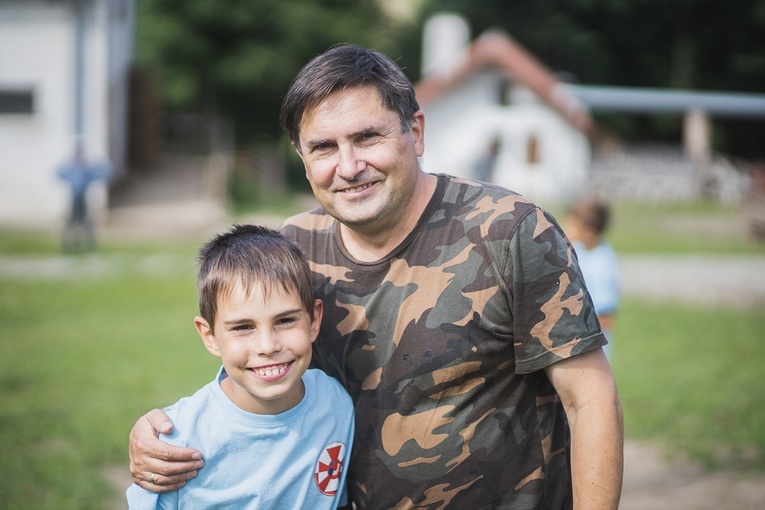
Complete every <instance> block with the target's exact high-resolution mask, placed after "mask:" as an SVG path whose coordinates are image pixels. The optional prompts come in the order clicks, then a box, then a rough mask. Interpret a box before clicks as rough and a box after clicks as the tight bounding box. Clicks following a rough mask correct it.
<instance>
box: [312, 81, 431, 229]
mask: <svg viewBox="0 0 765 510" xmlns="http://www.w3.org/2000/svg"><path fill="white" fill-rule="evenodd" d="M423 129H424V117H423V114H422V112H417V113H416V114H415V116H414V118H413V119H412V121H411V128H410V129H409V131H407V132H406V133H404V132H403V131H402V129H401V122H400V120H399V117H398V114H397V113H396V112H394V111H391V110H389V109H387V108H385V107H384V106H383V103H382V100H381V99H380V94H379V93H378V92H377V89H375V88H374V87H371V86H368V87H356V88H351V89H346V90H342V91H339V92H336V93H334V94H332V95H331V96H329V97H328V98H327V99H325V100H324V101H322V102H321V103H319V104H318V105H317V106H315V107H314V108H312V109H310V110H307V111H306V112H305V114H304V115H303V118H302V121H301V123H300V147H299V150H298V154H299V155H300V157H301V159H302V160H303V164H304V165H305V169H306V176H307V177H308V181H309V182H310V183H311V188H312V189H313V192H314V195H316V199H317V200H318V201H319V203H320V204H321V205H322V207H324V209H325V210H326V211H327V212H328V213H329V214H331V215H332V216H334V217H335V218H337V219H338V220H340V221H341V222H342V223H344V224H345V225H346V226H348V227H350V228H353V229H356V230H360V231H365V232H368V233H379V232H381V231H383V230H384V229H386V228H391V226H393V225H396V223H398V222H400V221H401V219H402V218H403V217H404V216H405V215H406V213H407V207H408V206H409V205H410V201H411V198H412V196H413V194H414V191H415V188H416V185H417V179H418V174H419V172H420V169H419V163H418V161H417V158H418V157H419V156H421V155H422V152H423V147H424V144H423Z"/></svg>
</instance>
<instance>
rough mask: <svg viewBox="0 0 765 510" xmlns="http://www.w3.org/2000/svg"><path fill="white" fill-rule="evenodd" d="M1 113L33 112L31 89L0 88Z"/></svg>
mask: <svg viewBox="0 0 765 510" xmlns="http://www.w3.org/2000/svg"><path fill="white" fill-rule="evenodd" d="M3 113H27V114H29V113H34V95H33V94H32V91H31V90H7V89H6V90H2V89H0V114H3Z"/></svg>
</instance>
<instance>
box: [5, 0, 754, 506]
mask: <svg viewBox="0 0 765 510" xmlns="http://www.w3.org/2000/svg"><path fill="white" fill-rule="evenodd" d="M341 42H353V43H357V44H361V45H364V46H367V47H371V48H374V49H377V50H379V51H382V52H383V53H386V54H387V55H389V56H391V57H393V58H394V59H395V60H396V61H397V62H398V63H399V64H400V65H401V67H402V68H403V69H404V71H405V73H406V74H407V75H408V76H409V78H410V79H411V81H412V83H413V84H414V85H415V90H416V92H417V98H418V101H419V102H420V105H421V107H422V108H423V110H424V111H425V115H426V121H427V122H426V128H427V129H426V150H425V155H424V156H423V158H422V161H421V163H422V166H423V168H424V169H425V170H426V171H428V172H443V173H449V174H453V175H458V176H463V177H469V178H477V179H480V180H486V181H490V182H493V183H496V184H499V185H501V186H504V187H507V188H510V189H513V190H515V191H518V192H520V193H522V194H524V195H527V196H529V197H530V198H532V199H534V200H536V201H537V202H539V203H540V204H541V205H543V206H544V207H545V208H547V209H549V210H550V211H552V212H553V213H554V214H555V215H556V217H558V218H559V219H560V220H561V221H562V222H563V220H564V218H566V216H567V211H568V208H569V206H570V205H571V204H572V203H573V202H574V201H575V200H576V199H577V198H578V197H580V196H583V195H594V196H597V197H599V198H600V199H602V200H603V201H605V202H607V204H608V206H609V207H610V213H611V221H610V222H609V226H608V229H607V231H606V232H605V234H604V235H605V237H606V238H607V239H608V241H609V242H610V244H611V245H612V246H613V248H614V249H615V251H616V253H617V255H618V259H619V266H620V270H621V275H620V276H621V286H620V297H621V301H620V304H619V309H618V313H617V315H616V321H615V324H614V326H613V330H612V340H613V341H612V344H613V346H612V350H611V361H612V365H613V367H614V372H615V374H616V377H617V382H618V384H619V388H620V392H621V395H622V399H623V404H624V408H625V419H626V430H627V438H628V458H627V465H626V468H625V472H626V476H627V480H626V481H625V498H624V501H623V505H622V508H625V509H629V508H636V509H637V508H641V509H642V508H656V509H661V508H673V509H674V508H696V509H698V508H723V507H724V508H755V507H757V502H760V503H761V501H763V500H765V489H763V486H764V485H765V484H764V483H763V481H765V472H764V471H763V469H765V427H763V426H762V425H761V424H762V423H765V397H763V395H762V392H761V391H760V387H762V385H763V383H765V375H763V371H762V370H761V365H762V363H763V361H765V0H729V1H726V2H719V1H715V0H694V1H691V0H663V1H660V0H641V1H636V2H624V1H620V0H570V1H565V2H564V1H560V0H557V1H556V0H544V1H540V0H537V1H531V0H518V1H514V2H506V1H503V0H469V1H468V0H453V1H448V0H441V1H435V0H387V1H386V0H238V1H236V2H232V1H220V0H218V1H212V0H184V1H179V0H23V1H22V0H0V508H9V509H10V508H121V507H123V506H124V505H122V501H124V499H123V496H122V491H124V488H125V486H126V484H129V477H128V475H127V451H126V450H127V434H128V431H129V430H130V427H131V426H132V424H133V423H134V421H135V419H137V418H138V416H140V415H141V414H143V413H144V412H145V411H147V410H148V409H150V408H152V407H157V406H162V405H167V404H169V403H172V402H174V401H175V400H177V399H178V398H179V397H180V396H183V395H186V394H189V393H191V392H192V391H194V390H195V389H196V388H198V387H199V386H201V385H202V384H204V383H206V382H207V381H208V380H209V379H210V378H211V377H212V376H213V375H214V371H215V369H216V366H217V363H216V360H215V359H214V358H212V357H211V356H209V354H207V352H206V351H205V350H204V348H203V347H202V345H201V342H200V341H199V339H198V338H197V336H196V332H195V331H194V329H193V325H192V318H193V316H194V315H195V314H196V293H195V281H194V279H195V256H196V250H197V248H198V245H199V244H200V243H201V242H203V241H204V240H206V239H207V237H208V236H209V235H210V234H211V233H213V232H216V231H220V230H222V229H224V228H226V227H227V226H228V225H230V224H231V223H233V222H250V221H251V222H257V223H262V224H267V225H271V226H276V225H278V224H279V223H280V222H281V220H282V219H283V218H285V217H286V216H287V215H290V214H293V213H296V212H299V211H301V210H305V209H307V208H310V207H312V206H313V205H315V203H314V200H313V197H312V195H311V193H310V188H309V187H308V184H307V182H306V180H305V177H304V173H303V169H302V166H301V164H300V161H299V159H298V158H297V157H296V156H295V155H294V154H293V151H292V149H291V147H290V145H289V141H288V140H287V138H286V136H285V135H284V134H283V133H281V131H280V130H279V127H278V111H279V107H280V104H281V99H282V97H283V95H284V94H285V92H286V90H287V88H288V86H289V83H290V81H291V79H292V78H293V76H294V75H295V74H296V73H297V71H298V70H299V69H300V68H301V67H302V66H303V65H304V64H305V63H306V62H307V61H308V60H309V59H310V58H311V57H313V56H315V55H317V54H318V53H321V52H323V51H324V50H326V49H327V48H329V47H330V46H332V45H334V44H337V43H341ZM702 475H703V476H704V477H705V478H703V479H701V478H699V477H700V476H702ZM699 480H703V482H702V481H699ZM732 484H736V485H732ZM694 498H695V499H694ZM737 498H738V499H737Z"/></svg>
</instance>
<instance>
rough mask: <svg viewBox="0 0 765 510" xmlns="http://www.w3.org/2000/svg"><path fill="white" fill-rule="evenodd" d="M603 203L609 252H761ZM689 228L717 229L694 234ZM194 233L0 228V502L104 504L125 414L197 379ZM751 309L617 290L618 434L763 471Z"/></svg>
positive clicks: (757, 334) (698, 213) (693, 212)
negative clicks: (114, 236)
mask: <svg viewBox="0 0 765 510" xmlns="http://www.w3.org/2000/svg"><path fill="white" fill-rule="evenodd" d="M616 213H617V214H616V217H615V222H614V230H613V236H614V245H615V246H617V248H618V249H619V250H621V251H623V252H633V253H639V252H646V251H649V252H671V253H678V252H687V251H690V250H691V248H692V247H693V246H696V247H697V248H696V251H704V252H713V253H746V254H752V253H764V252H765V250H763V248H762V247H761V246H757V245H753V244H751V243H749V242H748V241H746V240H745V239H743V238H742V237H741V236H740V235H738V234H735V233H731V232H728V231H727V230H726V229H724V228H721V227H719V225H722V224H724V223H725V222H726V221H728V222H729V221H731V219H732V218H733V215H734V214H735V211H732V210H731V209H730V208H716V209H713V210H711V211H710V210H707V209H705V208H703V207H702V208H697V207H694V206H690V207H689V206H678V207H668V206H661V207H656V206H651V207H638V206H635V205H626V206H620V207H619V208H617V210H616ZM635 216H638V217H637V218H636V217H635ZM678 221H679V222H680V223H681V224H682V225H684V228H678V227H677V222H678ZM704 225H706V226H707V227H709V226H710V225H715V227H714V228H721V231H723V232H724V233H725V235H724V236H722V237H725V236H729V237H730V238H729V239H728V240H727V242H723V243H720V242H718V241H719V240H718V239H707V238H708V237H710V236H709V235H708V233H706V234H705V228H707V227H704ZM689 226H691V227H692V228H691V227H689ZM709 228H711V227H709ZM675 229H676V230H675ZM630 232H631V234H630ZM651 232H653V234H652V235H651ZM720 236H721V234H718V237H720ZM197 242H198V240H194V241H189V242H187V243H180V244H176V245H173V246H161V245H154V246H151V245H145V246H135V245H130V246H127V245H117V244H111V245H105V246H103V247H102V251H101V252H100V253H99V255H98V256H94V257H91V256H78V257H66V258H64V259H61V258H59V257H58V256H57V254H56V242H55V239H51V238H50V237H46V236H40V235H38V234H30V233H24V232H9V231H0V264H2V263H4V262H3V261H6V262H7V261H8V260H11V259H13V260H19V259H20V260H22V261H28V262H29V265H27V266H24V265H23V264H22V265H21V266H20V267H22V268H24V267H26V269H23V270H18V271H16V274H15V275H8V274H7V273H5V272H3V271H0V325H2V329H1V330H0V331H1V332H0V452H1V453H2V458H3V460H2V462H0V508H3V509H6V508H7V509H44V508H51V509H54V508H55V509H68V508H72V509H89V508H93V509H102V508H105V507H107V505H108V502H109V501H112V500H114V498H115V493H114V489H113V488H112V487H111V486H110V484H109V482H108V481H107V479H106V476H105V473H106V472H107V470H108V469H109V468H113V467H114V466H120V467H123V468H124V469H126V467H127V451H126V450H127V435H128V432H129V430H130V427H131V426H132V424H133V423H134V422H135V420H136V418H137V417H138V416H139V415H141V414H142V413H143V412H145V411H146V410H148V409H151V408H153V407H156V406H160V405H165V404H169V403H171V402H173V401H175V400H176V399H177V398H178V397H180V396H182V395H186V394H189V393H190V392H192V391H193V390H195V389H196V388H198V387H199V386H201V385H203V384H204V383H206V382H207V381H208V380H209V379H210V378H212V376H213V374H214V371H215V369H216V367H217V360H216V359H215V358H213V357H212V356H210V355H209V354H208V353H207V352H206V351H205V350H204V348H203V346H202V343H201V341H200V340H199V338H198V336H197V334H196V332H195V331H194V328H193V324H192V318H193V316H194V314H195V313H196V295H195V283H194V271H195V268H194V265H195V261H194V258H195V250H196V243H197ZM763 256H765V254H764V255H763ZM51 261H53V262H54V263H53V264H51ZM35 264H40V265H39V266H37V265H35ZM753 277H756V275H753ZM760 277H761V276H760ZM763 312H765V311H763V310H762V309H737V310H717V309H709V308H695V307H692V306H684V305H680V304H673V303H653V302H646V301H639V300H634V299H625V301H624V303H623V309H622V313H621V315H620V319H619V323H618V326H617V329H616V331H615V338H616V341H615V346H614V351H613V366H614V371H615V373H616V376H617V381H618V384H619V389H620V392H621V395H622V400H623V404H624V408H625V417H626V429H627V434H628V436H629V437H633V438H650V439H652V440H655V441H658V442H661V443H663V444H665V445H673V447H677V448H681V449H682V450H683V451H685V452H688V453H689V454H691V455H693V456H694V457H696V458H698V459H701V460H704V461H705V462H707V463H708V464H709V465H710V466H711V467H716V466H728V465H736V466H738V467H745V468H748V469H763V468H765V461H763V458H764V457H763V452H765V427H762V426H761V424H762V423H765V397H764V396H763V392H762V391H761V390H760V388H761V387H762V386H763V383H765V376H763V370H762V364H763V361H765V342H763V339H764V337H763V332H764V331H765V313H763ZM116 496H117V497H119V496H118V495H116Z"/></svg>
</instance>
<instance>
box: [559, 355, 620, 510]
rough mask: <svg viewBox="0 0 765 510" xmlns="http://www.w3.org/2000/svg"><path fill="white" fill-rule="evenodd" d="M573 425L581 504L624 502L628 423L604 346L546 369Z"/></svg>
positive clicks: (575, 479) (573, 469) (590, 506)
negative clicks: (623, 487) (623, 415)
mask: <svg viewBox="0 0 765 510" xmlns="http://www.w3.org/2000/svg"><path fill="white" fill-rule="evenodd" d="M545 372H546V373H547V377H548V378H549V379H550V381H551V382H552V384H553V386H554V387H555V390H556V391H557V392H558V395H559V396H560V399H561V402H562V403H563V406H564V408H565V410H566V416H567V417H568V421H569V426H570V427H571V477H572V481H573V488H574V508H575V509H582V508H588V509H604V510H605V509H609V510H615V509H616V508H617V507H618V506H619V498H620V497H621V490H622V473H623V469H624V423H623V419H622V407H621V403H620V401H619V395H618V393H617V391H616V382H615V381H614V376H613V373H612V372H611V367H610V365H609V364H608V361H607V360H606V356H605V354H604V353H603V350H602V349H596V350H594V351H590V352H587V353H585V354H581V355H578V356H574V357H572V358H568V359H566V360H563V361H559V362H557V363H553V364H552V365H550V366H549V367H547V368H546V369H545Z"/></svg>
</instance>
